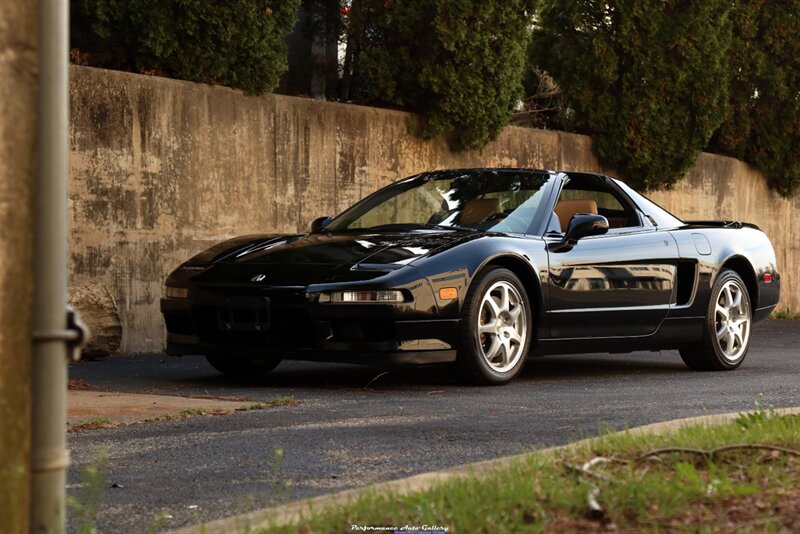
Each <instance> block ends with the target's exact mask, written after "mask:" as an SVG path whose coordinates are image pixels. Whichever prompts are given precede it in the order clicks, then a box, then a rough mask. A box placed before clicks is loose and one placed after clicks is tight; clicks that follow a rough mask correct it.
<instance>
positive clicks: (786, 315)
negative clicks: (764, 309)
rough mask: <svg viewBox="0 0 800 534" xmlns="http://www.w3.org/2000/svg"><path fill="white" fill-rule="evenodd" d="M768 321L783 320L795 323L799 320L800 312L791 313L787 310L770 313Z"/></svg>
mask: <svg viewBox="0 0 800 534" xmlns="http://www.w3.org/2000/svg"><path fill="white" fill-rule="evenodd" d="M769 318H770V319H784V320H789V321H797V320H799V319H800V312H793V311H789V310H781V311H775V312H772V314H770V316H769Z"/></svg>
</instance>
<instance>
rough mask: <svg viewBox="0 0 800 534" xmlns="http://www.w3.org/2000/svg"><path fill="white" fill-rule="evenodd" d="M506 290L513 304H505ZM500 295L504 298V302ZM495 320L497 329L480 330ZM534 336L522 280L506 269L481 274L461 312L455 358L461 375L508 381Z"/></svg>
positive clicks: (480, 380) (482, 380)
mask: <svg viewBox="0 0 800 534" xmlns="http://www.w3.org/2000/svg"><path fill="white" fill-rule="evenodd" d="M506 290H508V291H507V292H506V294H507V295H508V301H507V302H508V304H507V305H506V309H502V303H503V301H502V295H503V292H504V291H506ZM486 298H490V299H492V300H493V302H494V305H492V304H491V303H489V302H488V301H485V299H486ZM496 298H500V302H499V303H498V302H497V300H496ZM498 309H499V310H500V311H499V313H498V312H497V311H496V310H498ZM518 310H519V311H518ZM520 315H521V317H520ZM498 317H499V318H500V320H497V318H498ZM492 325H497V326H496V327H495V328H494V329H493V330H492V331H490V332H488V333H480V332H479V328H480V327H481V326H484V327H487V328H492ZM532 338H533V314H532V313H531V307H530V304H529V299H528V295H527V293H526V292H525V286H524V285H522V282H521V281H520V279H519V278H518V277H517V276H516V275H515V274H514V273H513V272H511V271H509V270H508V269H502V268H490V269H487V270H485V271H483V272H481V273H479V274H478V275H477V277H476V278H475V280H473V282H472V284H471V286H470V289H469V292H468V293H467V298H466V300H465V301H464V307H463V309H462V312H461V324H460V326H459V346H458V356H457V359H456V368H457V370H458V372H459V375H460V376H461V378H462V379H463V380H464V381H465V382H467V383H470V384H480V385H500V384H506V383H508V382H509V381H511V380H512V379H513V378H514V377H515V376H517V375H518V374H519V372H520V371H521V370H522V368H523V366H524V365H525V359H526V358H527V355H528V350H529V348H530V346H531V341H532ZM496 343H499V346H498V345H496ZM496 351H499V352H496Z"/></svg>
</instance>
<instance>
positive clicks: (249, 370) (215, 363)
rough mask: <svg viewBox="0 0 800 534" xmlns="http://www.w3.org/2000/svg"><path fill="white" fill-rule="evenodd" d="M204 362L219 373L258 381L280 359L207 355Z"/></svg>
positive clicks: (275, 365)
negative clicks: (206, 361)
mask: <svg viewBox="0 0 800 534" xmlns="http://www.w3.org/2000/svg"><path fill="white" fill-rule="evenodd" d="M206 360H208V363H210V364H211V367H213V368H214V369H216V370H217V371H219V372H220V373H222V374H224V375H228V376H234V377H236V378H246V379H254V380H255V379H258V378H261V377H263V376H264V375H266V374H267V373H269V372H270V371H272V370H273V369H275V368H276V367H277V366H278V364H279V363H281V360H280V358H276V357H274V356H231V355H229V354H207V355H206Z"/></svg>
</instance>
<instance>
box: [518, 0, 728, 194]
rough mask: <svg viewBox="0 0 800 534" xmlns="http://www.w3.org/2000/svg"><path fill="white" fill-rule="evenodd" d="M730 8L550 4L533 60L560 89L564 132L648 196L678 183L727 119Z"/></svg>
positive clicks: (629, 1)
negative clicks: (586, 137) (588, 140)
mask: <svg viewBox="0 0 800 534" xmlns="http://www.w3.org/2000/svg"><path fill="white" fill-rule="evenodd" d="M730 9H731V3H730V2H728V1H726V0H644V1H636V0H610V1H607V2H595V1H593V0H574V1H565V0H544V5H543V6H542V9H541V11H540V13H539V15H540V16H539V18H538V21H537V24H538V27H537V29H536V30H535V31H534V35H533V40H532V44H531V60H532V63H533V65H537V66H539V67H541V68H543V69H544V70H546V71H547V72H548V73H549V74H550V75H551V76H552V77H553V78H554V79H555V80H556V82H557V83H558V84H559V87H560V89H561V95H562V98H563V99H564V102H565V104H566V109H565V112H564V114H563V116H562V117H560V118H559V121H561V122H562V123H563V124H565V125H567V126H568V127H569V128H571V129H574V130H576V131H581V132H585V133H588V134H590V135H591V136H592V140H593V145H592V146H593V148H594V151H595V153H596V154H597V156H598V159H599V160H600V162H601V163H602V164H603V165H605V166H608V167H611V168H612V169H614V170H615V171H616V172H618V173H620V175H621V176H623V177H624V178H625V179H626V180H627V181H628V182H629V183H631V184H633V185H637V186H640V187H645V188H658V187H668V186H670V185H671V184H673V183H675V182H676V181H678V180H679V179H680V178H682V176H683V175H684V173H685V171H686V170H687V169H688V168H689V167H690V166H691V165H692V164H693V163H694V161H695V159H696V158H697V156H698V155H699V153H700V151H701V150H702V149H703V148H704V147H705V146H706V145H707V143H708V141H709V138H710V137H711V135H712V133H713V132H714V130H715V129H716V128H717V127H718V126H719V124H720V123H721V121H722V120H723V117H724V112H725V105H726V101H727V91H726V88H727V78H728V76H727V73H728V57H727V54H728V49H729V46H730V40H731V23H730V20H729V14H730Z"/></svg>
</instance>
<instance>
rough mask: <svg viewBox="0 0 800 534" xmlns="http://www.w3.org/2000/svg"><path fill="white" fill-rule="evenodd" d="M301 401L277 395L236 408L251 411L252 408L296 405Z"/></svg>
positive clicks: (261, 408)
mask: <svg viewBox="0 0 800 534" xmlns="http://www.w3.org/2000/svg"><path fill="white" fill-rule="evenodd" d="M298 404H300V401H299V400H297V399H295V398H294V397H275V398H274V399H272V400H268V401H267V402H256V403H255V404H249V405H247V406H241V407H239V408H236V411H237V412H249V411H251V410H266V409H267V408H278V407H280V406H296V405H298Z"/></svg>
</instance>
